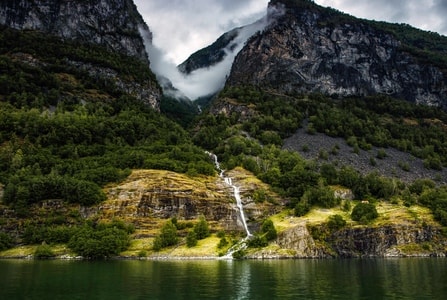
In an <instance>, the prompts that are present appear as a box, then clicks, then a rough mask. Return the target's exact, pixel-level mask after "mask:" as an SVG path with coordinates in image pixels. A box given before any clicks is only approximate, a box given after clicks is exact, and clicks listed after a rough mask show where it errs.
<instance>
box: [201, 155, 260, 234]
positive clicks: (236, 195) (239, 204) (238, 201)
mask: <svg viewBox="0 0 447 300" xmlns="http://www.w3.org/2000/svg"><path fill="white" fill-rule="evenodd" d="M206 153H207V154H208V155H209V156H210V157H211V158H212V159H213V161H214V164H215V165H216V169H217V170H218V171H219V176H220V177H221V178H222V179H223V180H224V182H225V183H226V184H227V185H229V186H230V187H231V188H232V189H233V195H234V198H235V199H236V205H237V207H238V209H239V213H240V216H241V221H242V224H243V225H244V229H245V233H246V234H247V237H246V238H249V237H251V236H252V234H251V233H250V230H249V229H248V226H247V220H246V219H245V214H244V207H243V205H242V199H241V195H240V190H239V187H237V186H236V185H234V184H233V180H232V179H231V178H230V177H225V176H224V173H225V171H224V170H222V168H221V167H220V163H219V161H218V159H217V156H216V155H215V154H213V153H211V152H206Z"/></svg>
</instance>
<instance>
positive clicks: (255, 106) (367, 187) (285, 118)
mask: <svg viewBox="0 0 447 300" xmlns="http://www.w3.org/2000/svg"><path fill="white" fill-rule="evenodd" d="M219 99H220V100H219V101H226V103H232V104H236V105H239V106H240V107H246V108H247V109H249V110H250V111H251V116H250V117H249V118H247V117H246V116H243V115H242V114H240V113H237V112H233V113H230V114H229V115H217V116H213V115H205V116H203V117H202V119H201V120H200V121H199V123H200V124H201V127H200V130H198V131H195V132H194V134H195V136H194V141H195V142H196V143H197V144H199V145H200V146H202V147H204V148H206V149H209V150H212V151H214V153H216V154H217V155H218V156H219V158H220V160H221V161H222V164H223V165H224V166H225V168H227V169H231V168H233V167H235V166H243V167H244V168H246V169H247V170H250V171H252V172H253V173H254V174H255V175H256V176H258V178H260V179H261V180H263V181H264V182H266V183H268V184H270V185H271V186H272V187H273V188H274V189H275V190H276V191H277V192H278V193H279V194H281V195H282V196H284V197H286V198H287V199H289V204H288V205H289V207H291V208H294V209H295V214H296V215H298V216H301V215H303V214H305V213H307V212H308V211H309V209H310V208H311V207H312V206H319V207H334V206H336V205H339V204H340V199H337V198H336V197H335V196H334V193H333V188H332V187H333V186H336V185H340V186H344V187H347V188H349V189H352V191H353V193H354V195H355V199H358V200H363V199H368V200H370V201H372V202H374V201H377V200H382V201H399V199H400V200H401V201H403V203H404V204H405V205H408V206H410V205H413V204H417V203H419V204H422V205H425V206H428V207H430V208H431V209H432V210H433V211H434V213H435V217H436V219H437V220H439V221H440V222H441V223H442V224H444V225H447V222H446V221H445V212H447V209H446V206H445V201H444V200H443V199H444V197H445V195H446V189H445V188H444V187H437V186H436V184H435V183H434V182H433V181H430V180H427V181H426V182H430V184H425V185H423V188H415V187H414V186H415V185H416V186H418V185H420V183H419V182H415V183H404V182H402V181H400V180H399V179H397V178H386V177H383V176H381V175H380V174H378V173H376V172H373V173H371V174H361V173H360V172H358V171H356V170H355V169H353V168H352V167H349V166H339V165H334V164H331V163H329V162H327V160H326V158H325V155H320V158H319V159H318V160H316V161H306V160H304V159H303V158H302V157H301V156H300V155H299V154H298V153H296V152H290V151H284V150H281V148H280V147H281V145H282V141H283V138H285V137H287V136H289V135H291V134H292V133H294V132H295V131H296V130H297V129H298V127H299V126H301V125H302V124H304V125H305V126H306V128H307V131H308V132H309V134H312V133H315V132H317V131H318V132H321V133H324V134H327V135H329V136H339V137H343V138H345V140H346V143H348V144H349V145H351V147H352V149H353V152H355V151H356V150H355V149H356V148H363V149H365V150H369V149H371V147H372V146H373V145H374V146H378V147H381V148H383V149H386V148H387V147H394V148H397V149H400V150H401V151H404V152H410V153H412V154H413V155H415V156H417V157H420V158H422V159H424V160H425V166H426V167H427V168H434V169H441V168H444V167H445V165H446V163H447V161H446V157H447V147H446V146H447V143H446V141H447V131H446V130H445V128H446V127H445V126H446V125H445V124H446V123H447V114H446V113H444V112H442V111H439V110H436V109H433V108H430V107H424V106H418V105H413V104H410V103H408V102H404V101H398V100H394V99H391V98H387V97H383V96H377V97H370V98H362V99H357V98H352V99H343V100H335V99H331V98H327V97H324V96H322V95H308V96H302V95H278V94H275V93H273V92H272V93H269V92H266V91H261V90H260V89H257V88H252V87H234V88H226V89H225V90H224V91H222V92H221V94H220V96H219ZM215 105H216V106H219V103H216V104H215ZM328 151H333V152H334V153H335V154H336V152H337V149H332V150H331V149H328ZM335 154H334V155H335ZM326 155H327V154H326ZM435 195H436V196H435Z"/></svg>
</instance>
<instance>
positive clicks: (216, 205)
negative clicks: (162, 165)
mask: <svg viewBox="0 0 447 300" xmlns="http://www.w3.org/2000/svg"><path fill="white" fill-rule="evenodd" d="M235 180H241V179H237V178H235ZM260 186H263V184H261V183H259V185H258V184H253V185H252V186H248V185H247V184H244V183H241V196H242V200H243V202H244V204H246V205H245V206H246V207H245V209H244V211H245V214H246V216H247V218H248V219H250V220H251V221H253V225H252V226H256V224H257V223H260V222H261V221H262V220H263V218H265V216H267V215H271V214H274V213H275V212H277V211H276V210H275V208H274V206H273V205H270V204H254V203H252V201H250V199H249V198H250V196H249V195H251V194H253V191H254V190H256V189H259V188H260ZM107 194H108V198H109V200H107V201H106V202H104V203H102V204H101V205H100V206H98V207H93V208H90V209H85V210H84V211H83V215H84V217H90V216H94V215H98V214H99V215H103V216H104V217H105V218H113V217H115V216H119V217H120V218H125V219H127V220H134V223H138V224H140V225H138V226H136V227H137V228H142V227H150V224H149V223H150V221H151V220H152V221H154V220H160V219H161V220H165V219H169V218H173V217H176V218H178V219H179V220H194V219H197V218H198V217H199V216H200V215H203V216H205V218H206V220H207V221H208V222H213V223H214V224H217V225H218V227H221V228H223V229H225V230H230V231H243V230H244V227H243V224H242V222H241V219H240V212H239V209H238V208H237V205H236V203H235V200H234V198H233V191H232V189H231V187H230V186H228V185H226V184H225V183H224V181H223V180H222V179H221V178H216V177H211V178H208V179H203V181H197V180H194V179H190V178H188V177H187V176H185V175H181V174H177V173H173V172H168V171H151V170H138V171H133V172H132V175H131V176H130V177H129V178H128V179H127V180H126V182H123V183H122V184H120V185H119V186H117V187H114V188H111V189H109V190H107ZM147 222H149V223H147ZM144 223H147V225H144ZM249 225H250V224H249ZM143 229H144V228H143Z"/></svg>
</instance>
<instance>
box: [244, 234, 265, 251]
mask: <svg viewBox="0 0 447 300" xmlns="http://www.w3.org/2000/svg"><path fill="white" fill-rule="evenodd" d="M268 244H269V243H268V241H267V238H266V237H265V236H264V235H255V236H254V237H252V238H251V239H250V240H249V241H248V247H251V248H262V247H265V246H267V245H268Z"/></svg>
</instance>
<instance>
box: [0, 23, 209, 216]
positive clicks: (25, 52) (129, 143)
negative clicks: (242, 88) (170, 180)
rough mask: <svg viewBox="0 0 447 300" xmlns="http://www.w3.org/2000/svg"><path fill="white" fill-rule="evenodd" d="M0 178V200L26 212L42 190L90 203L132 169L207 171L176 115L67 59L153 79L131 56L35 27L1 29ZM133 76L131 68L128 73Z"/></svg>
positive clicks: (56, 196) (45, 194) (44, 195)
mask: <svg viewBox="0 0 447 300" xmlns="http://www.w3.org/2000/svg"><path fill="white" fill-rule="evenodd" d="M0 34H1V36H0V40H1V41H2V43H1V45H0V70H1V74H2V75H1V76H0V86H1V87H2V88H1V89H0V90H1V92H0V100H1V101H0V128H1V129H0V158H1V159H0V182H2V183H3V184H4V185H5V192H4V202H5V203H6V204H9V205H12V206H14V207H16V208H17V209H18V210H19V211H20V212H21V213H22V214H24V215H26V210H27V206H28V205H29V204H31V203H36V202H39V201H41V200H45V199H64V200H66V201H68V202H72V203H80V204H83V205H91V204H95V203H98V202H101V201H102V200H104V199H105V196H104V194H103V192H102V191H101V187H102V186H104V185H105V184H107V183H109V182H116V181H120V180H122V179H123V178H125V177H126V176H127V175H128V174H129V172H130V169H137V168H152V169H166V170H172V171H176V172H182V173H190V174H199V173H202V174H214V170H213V165H212V163H211V162H210V161H209V158H208V157H207V155H206V154H204V153H203V151H201V150H200V149H199V148H197V147H196V146H194V145H193V144H192V142H191V141H190V139H189V137H188V134H187V133H186V132H185V131H184V130H183V129H182V128H181V127H180V126H179V125H178V124H176V123H175V122H173V121H170V120H168V119H167V118H165V117H163V116H162V115H160V114H159V113H158V112H156V111H154V110H152V109H151V108H148V107H147V106H145V105H144V104H142V103H141V102H140V101H138V100H136V99H135V98H133V97H132V96H131V95H128V94H125V93H123V92H120V91H119V90H118V89H117V88H116V87H115V85H114V84H113V83H112V82H108V81H107V80H105V81H104V80H103V78H101V76H97V77H96V78H93V77H92V76H91V75H89V74H88V73H86V72H84V71H82V70H81V68H76V67H74V66H72V65H71V64H69V63H67V61H66V60H75V61H78V62H79V61H80V62H82V63H88V64H94V65H96V66H102V67H107V68H111V69H113V70H115V71H116V72H118V73H119V74H121V76H124V77H126V76H127V77H131V78H130V80H136V81H138V80H141V81H144V80H153V78H152V77H153V75H152V73H151V72H150V71H149V69H148V68H147V66H145V67H143V66H144V65H143V64H142V63H141V62H138V60H134V59H132V58H129V57H126V56H120V55H118V54H111V53H109V52H108V51H105V50H103V49H102V48H100V47H95V46H93V47H92V48H90V47H87V46H83V45H79V44H76V43H74V42H67V41H66V42H63V43H61V42H60V40H58V39H56V38H52V37H47V36H43V35H41V34H39V33H35V32H22V33H20V32H17V31H14V30H10V29H2V30H1V31H0ZM133 76H135V77H133Z"/></svg>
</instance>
